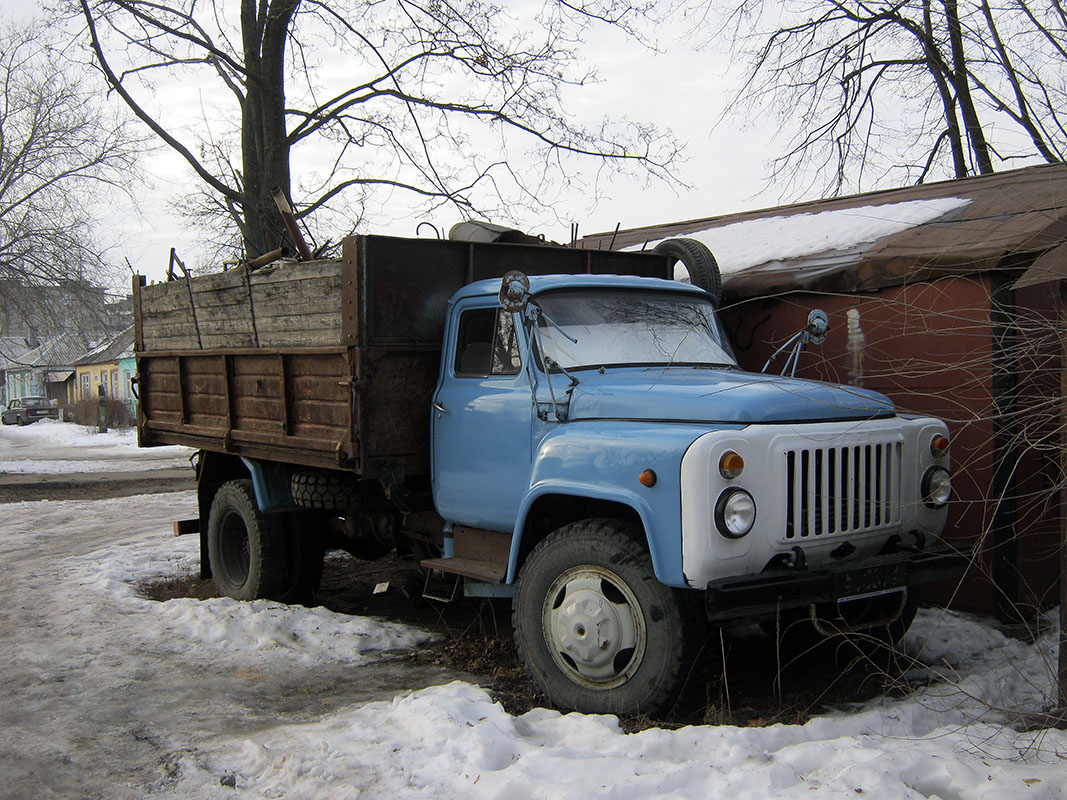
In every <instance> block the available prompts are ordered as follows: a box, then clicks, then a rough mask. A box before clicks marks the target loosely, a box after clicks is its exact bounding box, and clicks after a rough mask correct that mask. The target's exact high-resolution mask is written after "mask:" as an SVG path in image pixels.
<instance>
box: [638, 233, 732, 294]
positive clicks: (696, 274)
mask: <svg viewBox="0 0 1067 800" xmlns="http://www.w3.org/2000/svg"><path fill="white" fill-rule="evenodd" d="M652 252H653V253H659V254H660V255H664V256H669V257H670V258H673V259H674V260H675V261H681V262H682V263H683V264H685V268H686V269H687V270H688V271H689V280H690V281H691V282H692V284H693V285H694V286H699V287H700V288H701V289H704V290H705V291H706V292H708V293H709V294H713V295H715V305H716V306H717V305H718V304H719V298H721V297H722V275H720V273H719V264H718V262H716V261H715V256H713V255H712V253H711V250H709V249H708V247H707V245H705V244H704V243H703V242H698V241H697V240H696V239H685V238H679V239H664V240H663V241H662V242H660V243H659V244H657V245H656V246H655V247H654V248H653V249H652Z"/></svg>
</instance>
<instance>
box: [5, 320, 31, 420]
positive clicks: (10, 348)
mask: <svg viewBox="0 0 1067 800" xmlns="http://www.w3.org/2000/svg"><path fill="white" fill-rule="evenodd" d="M31 349H32V348H31V347H30V346H29V344H27V342H26V339H25V338H23V337H22V336H0V406H6V405H7V401H8V400H9V399H14V397H13V396H9V395H8V393H7V373H8V370H11V369H17V368H19V367H21V366H22V364H23V363H24V362H23V358H22V357H23V356H24V355H25V354H26V353H27V352H29V351H30V350H31Z"/></svg>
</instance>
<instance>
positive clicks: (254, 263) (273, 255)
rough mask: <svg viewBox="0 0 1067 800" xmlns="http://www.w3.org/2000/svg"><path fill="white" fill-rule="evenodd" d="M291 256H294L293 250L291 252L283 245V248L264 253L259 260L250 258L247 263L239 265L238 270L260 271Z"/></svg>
mask: <svg viewBox="0 0 1067 800" xmlns="http://www.w3.org/2000/svg"><path fill="white" fill-rule="evenodd" d="M291 254H292V250H290V249H289V248H288V247H285V246H284V245H283V246H282V247H279V248H278V249H277V250H271V251H270V252H269V253H264V254H263V255H261V256H259V257H258V258H250V259H249V260H248V261H245V262H244V263H242V264H238V265H237V268H238V269H242V268H243V269H248V270H252V269H259V268H260V267H265V266H267V264H271V263H273V262H275V261H277V260H278V259H280V258H285V257H287V256H289V255H291Z"/></svg>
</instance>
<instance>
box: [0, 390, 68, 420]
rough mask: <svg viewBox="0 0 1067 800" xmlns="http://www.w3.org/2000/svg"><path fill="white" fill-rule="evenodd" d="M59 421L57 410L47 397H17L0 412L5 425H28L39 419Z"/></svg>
mask: <svg viewBox="0 0 1067 800" xmlns="http://www.w3.org/2000/svg"><path fill="white" fill-rule="evenodd" d="M46 418H47V419H59V409H58V408H56V406H54V405H52V401H51V400H49V399H48V398H47V397H19V398H17V399H15V400H12V401H11V402H10V403H8V404H7V408H5V409H4V410H3V411H2V412H0V421H2V422H3V423H4V424H5V425H29V424H30V423H31V422H36V421H37V420H39V419H46Z"/></svg>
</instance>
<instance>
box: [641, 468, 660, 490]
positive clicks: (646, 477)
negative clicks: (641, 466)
mask: <svg viewBox="0 0 1067 800" xmlns="http://www.w3.org/2000/svg"><path fill="white" fill-rule="evenodd" d="M637 480H638V481H639V482H640V483H641V485H642V486H647V487H648V488H649V489H651V488H652V487H653V486H655V485H656V473H655V472H654V471H653V470H650V469H646V470H645V471H644V472H642V473H641V474H640V475H638V476H637Z"/></svg>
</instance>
